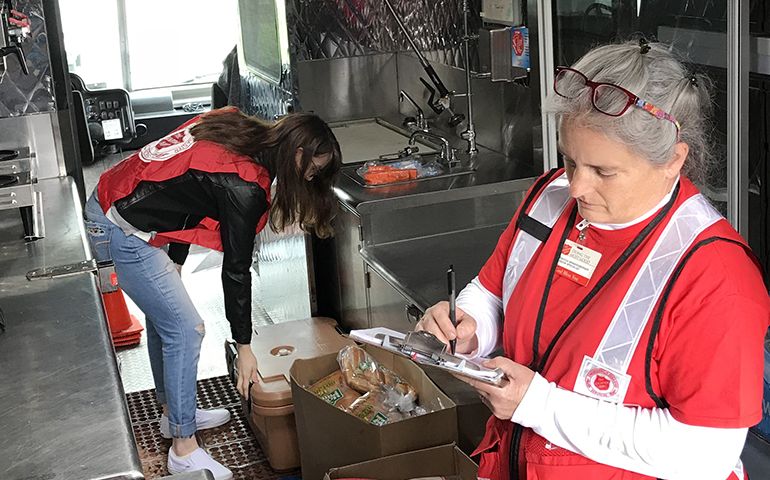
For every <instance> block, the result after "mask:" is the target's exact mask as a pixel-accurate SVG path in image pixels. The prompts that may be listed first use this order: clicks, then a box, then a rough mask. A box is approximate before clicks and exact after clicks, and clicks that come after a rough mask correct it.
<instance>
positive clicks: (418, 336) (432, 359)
mask: <svg viewBox="0 0 770 480" xmlns="http://www.w3.org/2000/svg"><path fill="white" fill-rule="evenodd" d="M348 336H349V337H350V338H352V339H353V340H356V341H358V342H362V343H368V344H370V345H375V346H378V347H381V348H384V349H385V350H388V351H390V352H393V353H396V354H398V355H401V356H404V357H407V358H409V359H411V360H412V361H413V362H415V363H418V364H420V365H430V366H432V367H436V368H438V369H441V370H445V371H447V372H450V373H453V374H456V375H461V376H464V377H468V378H472V379H474V380H479V381H481V382H484V383H488V384H490V385H495V386H498V387H499V386H501V385H502V384H503V383H505V373H503V371H502V370H500V369H499V368H495V369H491V368H487V367H484V366H483V365H480V364H478V363H476V362H474V361H473V360H469V359H467V358H462V357H459V356H457V355H452V354H451V353H449V352H447V346H446V344H444V343H443V342H442V341H441V340H439V339H438V338H436V336H435V335H433V334H432V333H429V332H425V331H420V332H408V333H402V332H398V331H396V330H391V329H389V328H384V327H375V328H367V329H362V330H351V331H350V333H349V334H348Z"/></svg>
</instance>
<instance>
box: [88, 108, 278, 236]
mask: <svg viewBox="0 0 770 480" xmlns="http://www.w3.org/2000/svg"><path fill="white" fill-rule="evenodd" d="M199 119H200V116H197V117H195V118H193V119H191V120H189V121H188V122H186V123H185V124H183V125H182V126H180V127H179V128H178V129H176V130H175V131H173V132H171V133H170V134H168V135H166V136H165V137H164V138H162V139H160V140H158V141H155V142H152V143H150V144H148V145H146V146H145V147H144V148H142V149H141V150H139V151H138V152H136V153H134V154H133V155H131V156H130V157H128V158H126V159H125V160H123V161H122V162H120V163H119V164H118V165H116V166H115V167H113V168H111V169H110V170H108V171H106V172H105V173H104V174H102V176H101V177H100V178H99V187H98V194H99V204H100V205H101V207H102V210H103V211H104V212H105V213H107V214H109V212H110V209H111V208H114V207H113V203H114V202H115V201H117V200H119V199H121V198H124V197H126V196H128V195H130V194H131V192H133V191H134V188H136V186H137V185H139V183H140V182H144V181H149V182H162V181H165V180H170V179H172V178H175V177H178V176H180V175H182V174H184V173H185V172H187V171H188V170H190V169H193V170H199V171H203V172H209V173H235V174H237V175H238V176H239V177H240V178H242V179H243V180H245V181H247V182H253V183H256V184H258V185H259V186H260V187H261V188H262V189H263V190H264V191H265V198H266V199H267V201H268V203H269V202H270V185H271V183H272V180H271V178H270V174H269V172H268V171H267V169H266V168H265V167H264V166H262V165H259V164H258V163H256V162H255V161H254V159H253V158H251V157H248V156H246V155H240V154H237V153H234V152H231V151H230V150H227V149H226V148H224V147H223V146H222V145H219V144H217V143H214V142H209V141H205V140H203V141H195V139H194V138H193V136H192V135H191V134H190V128H192V126H193V125H195V123H197V122H198V121H199ZM269 211H270V209H269V205H268V208H267V209H266V211H265V213H264V214H263V215H262V217H261V218H260V220H259V224H258V225H257V232H259V231H261V230H262V229H263V228H264V226H265V224H266V223H267V219H268V217H269ZM171 242H178V243H190V244H195V245H201V246H203V247H207V248H212V249H215V250H219V251H221V250H222V239H221V237H220V233H219V222H218V221H217V220H214V219H212V218H208V217H207V218H204V219H203V220H201V222H200V223H199V224H198V225H196V226H195V227H193V228H190V229H185V230H177V231H171V232H156V233H155V234H154V235H153V236H152V238H151V239H150V240H149V243H150V245H154V246H162V245H165V244H168V243H171Z"/></svg>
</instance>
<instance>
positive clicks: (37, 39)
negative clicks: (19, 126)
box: [0, 0, 56, 118]
mask: <svg viewBox="0 0 770 480" xmlns="http://www.w3.org/2000/svg"><path fill="white" fill-rule="evenodd" d="M14 8H15V9H16V10H18V11H20V12H22V13H24V14H26V15H28V16H29V20H30V27H31V32H30V36H29V38H27V39H26V40H25V41H24V43H23V44H22V49H23V50H24V55H25V56H26V58H27V67H28V68H29V75H24V73H23V72H22V71H21V67H20V66H19V63H18V61H17V60H16V56H15V55H10V56H8V57H6V65H7V68H6V70H5V71H2V72H0V118H4V117H16V116H19V115H26V114H30V113H41V112H51V111H54V110H55V109H56V103H55V101H54V97H53V88H52V84H51V60H50V57H49V54H48V39H47V34H46V30H45V20H44V17H43V2H42V1H41V0H16V1H15V2H14ZM1 68H2V67H0V69H1Z"/></svg>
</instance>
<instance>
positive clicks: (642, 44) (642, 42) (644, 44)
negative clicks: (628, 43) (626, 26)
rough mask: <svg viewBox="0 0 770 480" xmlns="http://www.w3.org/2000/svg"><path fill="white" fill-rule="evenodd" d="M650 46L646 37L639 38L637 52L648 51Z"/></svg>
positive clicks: (643, 52)
mask: <svg viewBox="0 0 770 480" xmlns="http://www.w3.org/2000/svg"><path fill="white" fill-rule="evenodd" d="M651 48H652V47H650V43H649V42H648V41H647V40H646V39H644V38H640V39H639V52H640V53H641V54H642V55H644V54H645V53H647V52H649V51H650V49H651Z"/></svg>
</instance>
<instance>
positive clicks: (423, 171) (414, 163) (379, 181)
mask: <svg viewBox="0 0 770 480" xmlns="http://www.w3.org/2000/svg"><path fill="white" fill-rule="evenodd" d="M442 172H443V169H442V167H441V165H440V164H439V163H438V162H436V161H435V160H431V161H423V160H422V159H420V158H419V157H417V156H411V157H407V158H406V159H404V160H399V161H396V162H393V161H388V162H382V161H380V160H372V161H370V162H366V163H365V164H363V165H362V166H360V167H358V169H356V173H358V175H359V176H360V177H361V178H363V179H364V182H366V184H367V185H385V184H388V183H397V182H408V181H410V180H416V179H418V178H427V177H434V176H436V175H440V174H441V173H442Z"/></svg>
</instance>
